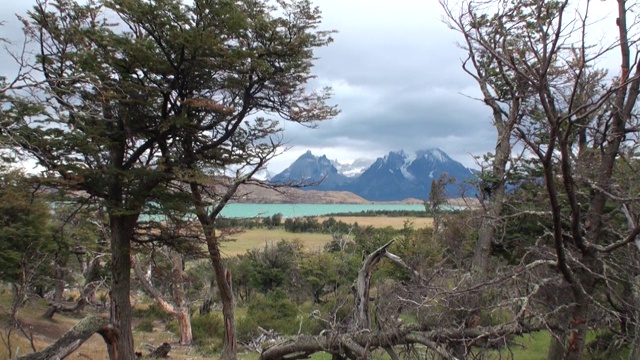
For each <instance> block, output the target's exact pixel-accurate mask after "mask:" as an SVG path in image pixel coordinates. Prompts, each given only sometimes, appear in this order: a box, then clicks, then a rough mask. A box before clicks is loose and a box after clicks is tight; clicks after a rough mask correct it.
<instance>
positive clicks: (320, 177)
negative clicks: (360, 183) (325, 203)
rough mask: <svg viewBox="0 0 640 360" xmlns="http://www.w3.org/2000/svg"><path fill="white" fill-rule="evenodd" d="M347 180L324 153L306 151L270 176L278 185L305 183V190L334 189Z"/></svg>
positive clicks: (272, 181)
mask: <svg viewBox="0 0 640 360" xmlns="http://www.w3.org/2000/svg"><path fill="white" fill-rule="evenodd" d="M348 182H349V178H347V177H346V176H344V175H342V174H340V173H339V172H338V170H337V169H336V167H335V166H333V164H332V163H331V161H330V160H329V159H327V157H326V156H325V155H322V156H319V157H318V156H315V155H313V154H312V153H311V151H307V152H306V153H304V154H303V155H302V156H300V157H299V158H298V159H296V161H294V162H293V164H291V165H290V166H289V167H288V168H286V169H285V170H284V171H282V172H281V173H279V174H277V175H275V176H273V177H272V178H271V183H273V184H278V185H305V187H304V189H306V190H336V189H339V188H340V187H342V186H344V185H345V184H347V183H348Z"/></svg>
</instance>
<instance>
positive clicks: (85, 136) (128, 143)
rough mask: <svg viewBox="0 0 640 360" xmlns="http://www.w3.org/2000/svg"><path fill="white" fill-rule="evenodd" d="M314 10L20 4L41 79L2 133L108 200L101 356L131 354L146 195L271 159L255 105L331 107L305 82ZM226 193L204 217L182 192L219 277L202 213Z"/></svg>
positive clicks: (162, 195)
mask: <svg viewBox="0 0 640 360" xmlns="http://www.w3.org/2000/svg"><path fill="white" fill-rule="evenodd" d="M278 10H279V12H278ZM275 13H279V14H280V15H273V14H275ZM319 18H320V17H319V11H318V10H317V9H314V8H312V7H311V6H310V4H309V3H308V2H307V1H300V2H287V1H283V2H278V7H272V6H270V5H267V4H266V3H263V2H262V1H254V0H245V1H240V2H234V1H226V0H220V1H200V0H197V1H195V2H193V3H190V4H183V3H182V2H180V1H177V0H160V1H154V2H146V1H142V0H133V1H129V0H104V1H98V2H95V1H90V2H88V3H83V4H78V3H76V2H75V1H72V0H55V1H51V2H45V1H39V2H38V3H37V5H36V6H35V7H34V9H33V10H32V11H30V12H29V19H28V20H26V21H25V24H26V28H25V31H26V33H27V34H28V36H29V37H30V38H31V39H32V40H33V41H34V42H35V43H36V44H37V48H38V50H39V54H38V56H37V57H36V61H35V62H33V63H31V64H30V66H31V67H33V68H34V71H37V75H34V77H37V76H41V77H42V78H43V79H44V82H43V83H34V84H32V85H33V87H32V88H31V93H30V94H29V95H24V94H22V93H21V94H18V93H16V94H15V97H16V99H15V100H13V101H12V105H13V106H12V109H11V119H13V123H11V124H10V125H8V126H6V127H5V128H4V131H3V135H4V136H6V137H7V138H9V139H10V140H11V141H12V143H13V144H15V146H16V147H18V148H20V149H21V150H22V151H25V152H26V153H28V154H30V156H32V157H33V158H35V159H36V160H37V161H38V163H39V165H40V166H42V167H43V168H45V169H46V170H45V172H46V174H47V175H48V178H47V180H49V181H48V184H50V185H56V186H58V187H61V188H65V189H67V190H73V191H83V192H85V193H87V194H88V196H91V197H93V198H96V199H99V200H100V201H101V204H102V205H103V206H104V207H105V208H106V211H107V213H108V218H109V230H110V235H111V239H110V240H111V273H112V283H111V322H112V325H113V326H114V327H115V328H116V329H117V330H118V331H119V333H120V337H119V340H120V344H118V346H117V347H114V346H109V355H110V357H111V358H116V357H117V358H120V359H129V358H133V338H132V334H131V315H132V314H131V305H130V303H129V291H130V270H131V264H130V256H131V239H132V238H133V236H134V232H135V228H136V224H137V222H138V218H139V217H140V214H141V213H143V212H144V211H145V209H146V208H147V207H148V204H149V202H150V201H151V200H153V201H159V202H163V201H165V200H166V199H170V198H171V197H172V196H174V195H175V194H176V192H175V189H172V186H170V185H172V184H175V181H177V180H180V181H184V182H185V183H187V184H190V186H192V188H194V189H196V190H198V189H200V186H201V184H205V183H206V184H210V183H209V182H207V181H206V179H208V178H211V177H212V176H213V175H214V174H213V173H212V172H213V171H218V174H220V173H224V174H226V173H225V170H228V169H230V167H232V166H237V168H241V166H240V165H242V164H244V165H247V166H251V168H252V169H251V170H250V171H249V172H247V173H244V174H243V176H242V177H240V178H237V179H236V180H233V181H232V184H236V183H237V185H233V186H232V187H231V188H232V189H237V186H239V184H240V183H242V182H246V181H247V180H248V179H250V178H251V176H252V175H253V174H255V171H254V169H258V168H260V167H262V166H264V164H265V162H266V160H268V159H269V156H262V157H260V154H264V155H274V154H275V153H276V151H275V149H277V147H278V145H280V142H279V141H277V137H273V136H272V135H276V134H277V132H278V131H279V127H278V126H277V121H276V120H271V119H266V118H261V117H255V115H256V114H265V115H266V116H271V115H273V116H278V117H280V118H283V119H284V120H288V121H294V122H299V123H307V124H311V123H312V122H313V121H316V120H323V119H327V118H329V117H331V116H333V115H335V113H336V111H335V109H334V108H333V107H328V106H326V105H325V101H326V100H327V99H328V97H329V92H328V90H326V89H325V90H323V91H321V92H318V93H309V92H307V91H306V89H305V88H304V86H305V84H306V82H307V81H308V80H309V79H310V78H311V75H310V70H311V66H312V60H313V50H314V48H316V47H319V46H323V45H326V44H327V43H328V42H329V41H330V40H331V39H330V37H329V32H322V31H316V30H315V29H316V27H317V25H318V23H319ZM34 104H35V106H34ZM36 110H37V111H36ZM256 156H258V157H259V161H253V160H255V159H256ZM256 171H257V170H256ZM234 191H235V190H234ZM224 194H225V195H224V197H223V198H222V200H221V201H220V202H219V203H218V204H220V208H216V210H215V211H214V212H213V213H212V214H210V215H206V214H208V213H209V212H208V210H207V208H206V207H205V206H204V205H205V201H206V199H205V200H203V199H198V198H197V192H196V191H194V196H195V197H196V201H197V204H198V206H202V207H200V208H199V210H198V217H199V218H200V219H204V218H207V219H208V220H205V221H203V225H204V227H205V233H206V234H207V236H208V243H209V244H210V245H211V246H210V248H211V249H213V250H212V251H211V253H212V260H213V262H214V266H215V267H216V270H217V271H216V275H217V276H221V277H224V275H223V274H222V267H221V265H216V264H219V262H220V256H219V251H217V250H216V246H217V240H216V238H215V236H214V228H213V221H214V220H215V217H216V216H217V214H218V213H219V211H220V209H221V206H224V204H225V203H226V201H228V198H230V196H231V195H232V194H233V191H230V192H229V191H225V192H224ZM212 199H213V198H212ZM215 199H219V198H215ZM203 215H204V216H203ZM219 284H220V283H219ZM229 311H230V310H229V309H227V310H226V311H225V314H227V315H228V313H229ZM231 311H232V310H231ZM225 344H226V342H225ZM225 346H226V345H225ZM116 352H117V354H116Z"/></svg>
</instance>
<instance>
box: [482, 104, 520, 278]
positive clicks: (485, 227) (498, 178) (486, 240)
mask: <svg viewBox="0 0 640 360" xmlns="http://www.w3.org/2000/svg"><path fill="white" fill-rule="evenodd" d="M495 116H498V118H497V119H496V129H497V130H498V140H497V142H496V154H495V158H494V160H493V166H492V173H491V179H492V181H491V182H490V183H488V184H485V185H484V186H485V187H488V189H480V192H481V193H484V194H486V196H487V197H488V198H487V199H486V201H485V200H484V199H483V200H482V202H483V206H484V207H485V214H484V216H483V217H482V222H481V224H480V228H479V229H478V241H477V242H476V244H475V247H474V250H473V257H472V258H471V271H472V273H473V274H474V275H476V276H486V275H487V272H488V271H489V260H490V258H491V245H492V243H493V239H494V238H495V235H496V227H497V226H498V224H497V223H498V221H499V218H500V215H502V208H503V202H504V197H505V181H506V172H507V162H508V161H509V156H510V153H511V143H510V138H511V129H512V127H513V124H514V122H515V121H514V120H511V121H510V122H509V123H507V124H502V123H501V122H499V121H500V119H501V117H500V115H495Z"/></svg>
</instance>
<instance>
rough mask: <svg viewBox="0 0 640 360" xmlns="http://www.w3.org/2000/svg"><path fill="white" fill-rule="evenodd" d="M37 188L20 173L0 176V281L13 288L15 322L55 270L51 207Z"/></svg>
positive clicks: (12, 313) (13, 316) (13, 317)
mask: <svg viewBox="0 0 640 360" xmlns="http://www.w3.org/2000/svg"><path fill="white" fill-rule="evenodd" d="M34 186H35V185H34V183H33V182H31V181H29V179H28V178H27V177H25V176H24V174H23V173H22V172H21V171H18V170H14V171H8V172H4V173H2V174H0V280H2V281H6V282H8V283H10V284H11V286H12V289H13V304H12V312H11V315H12V320H13V321H14V322H15V321H17V318H16V316H17V312H18V309H19V308H20V306H21V305H22V304H23V303H24V301H26V297H27V295H28V292H29V291H30V289H31V288H32V287H34V286H35V284H36V281H38V280H40V281H42V277H43V276H44V271H45V270H46V269H49V270H50V269H51V268H52V262H53V252H54V250H55V245H54V244H53V241H52V236H51V228H50V223H49V221H50V211H49V206H48V204H47V203H46V202H45V201H43V200H42V198H41V197H40V196H41V195H42V194H39V192H37V191H36V190H37V188H35V187H34ZM39 278H40V279H39Z"/></svg>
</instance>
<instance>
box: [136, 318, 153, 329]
mask: <svg viewBox="0 0 640 360" xmlns="http://www.w3.org/2000/svg"><path fill="white" fill-rule="evenodd" d="M135 330H136V331H140V332H153V320H150V319H143V320H140V322H139V323H138V324H137V325H136V326H135Z"/></svg>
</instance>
